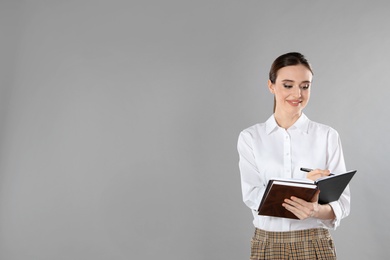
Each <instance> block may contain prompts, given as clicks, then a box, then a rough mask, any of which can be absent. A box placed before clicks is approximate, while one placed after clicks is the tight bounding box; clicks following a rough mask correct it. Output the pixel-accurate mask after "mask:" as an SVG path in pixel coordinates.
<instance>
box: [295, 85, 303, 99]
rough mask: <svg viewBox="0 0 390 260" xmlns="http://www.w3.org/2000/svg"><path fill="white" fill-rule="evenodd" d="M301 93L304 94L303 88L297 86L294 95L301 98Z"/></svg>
mask: <svg viewBox="0 0 390 260" xmlns="http://www.w3.org/2000/svg"><path fill="white" fill-rule="evenodd" d="M301 93H302V89H301V87H299V86H297V87H296V88H295V93H294V94H295V95H296V96H297V97H301Z"/></svg>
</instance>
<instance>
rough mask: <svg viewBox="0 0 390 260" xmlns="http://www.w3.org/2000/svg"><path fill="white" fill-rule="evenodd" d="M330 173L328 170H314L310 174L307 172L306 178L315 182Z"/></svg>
mask: <svg viewBox="0 0 390 260" xmlns="http://www.w3.org/2000/svg"><path fill="white" fill-rule="evenodd" d="M329 174H330V171H329V170H321V169H315V170H312V171H311V172H308V173H307V175H306V178H308V179H310V180H312V181H315V180H317V179H319V178H321V177H325V176H329Z"/></svg>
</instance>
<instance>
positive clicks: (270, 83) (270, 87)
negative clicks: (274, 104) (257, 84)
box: [268, 80, 275, 94]
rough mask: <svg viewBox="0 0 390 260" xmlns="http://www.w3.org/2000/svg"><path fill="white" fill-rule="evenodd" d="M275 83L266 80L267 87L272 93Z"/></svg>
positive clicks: (273, 92)
mask: <svg viewBox="0 0 390 260" xmlns="http://www.w3.org/2000/svg"><path fill="white" fill-rule="evenodd" d="M274 88H275V84H273V83H272V82H271V80H268V89H269V91H270V92H271V93H272V94H275V89H274Z"/></svg>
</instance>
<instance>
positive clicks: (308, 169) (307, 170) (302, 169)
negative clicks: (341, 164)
mask: <svg viewBox="0 0 390 260" xmlns="http://www.w3.org/2000/svg"><path fill="white" fill-rule="evenodd" d="M301 171H303V172H311V171H313V169H310V168H301ZM332 175H334V174H333V173H330V174H329V176H332Z"/></svg>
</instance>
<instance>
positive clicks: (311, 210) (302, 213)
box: [282, 190, 320, 219]
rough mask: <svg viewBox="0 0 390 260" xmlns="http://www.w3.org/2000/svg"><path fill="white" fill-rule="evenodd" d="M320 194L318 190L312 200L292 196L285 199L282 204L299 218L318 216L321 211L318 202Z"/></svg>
mask: <svg viewBox="0 0 390 260" xmlns="http://www.w3.org/2000/svg"><path fill="white" fill-rule="evenodd" d="M319 194H320V191H319V190H317V192H316V193H315V194H314V197H313V199H312V201H310V202H309V201H305V200H303V199H300V198H297V197H291V198H289V199H285V200H284V203H283V204H282V206H283V207H285V208H286V209H287V210H288V211H290V212H292V213H293V214H294V215H295V216H297V217H298V218H299V219H306V218H316V217H318V212H319V211H320V207H319V204H318V197H319Z"/></svg>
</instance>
